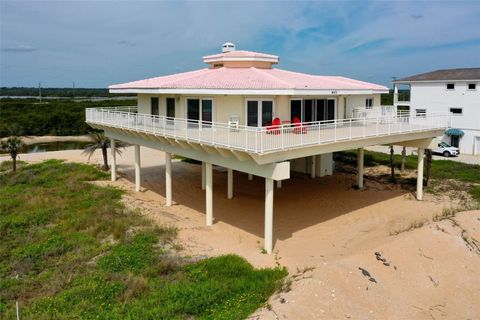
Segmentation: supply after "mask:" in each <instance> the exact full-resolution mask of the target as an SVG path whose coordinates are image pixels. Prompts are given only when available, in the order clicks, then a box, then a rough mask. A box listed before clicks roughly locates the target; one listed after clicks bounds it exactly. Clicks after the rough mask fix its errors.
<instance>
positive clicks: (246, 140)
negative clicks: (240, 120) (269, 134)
mask: <svg viewBox="0 0 480 320" xmlns="http://www.w3.org/2000/svg"><path fill="white" fill-rule="evenodd" d="M244 132H245V147H244V148H245V151H247V150H248V147H247V146H248V144H247V142H248V126H247V127H245V131H244ZM255 139H256V138H255ZM255 145H257V140H255Z"/></svg>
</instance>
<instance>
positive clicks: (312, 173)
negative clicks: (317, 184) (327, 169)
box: [310, 156, 317, 179]
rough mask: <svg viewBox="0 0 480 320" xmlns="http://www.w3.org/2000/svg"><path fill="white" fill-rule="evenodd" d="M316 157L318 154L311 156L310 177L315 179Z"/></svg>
mask: <svg viewBox="0 0 480 320" xmlns="http://www.w3.org/2000/svg"><path fill="white" fill-rule="evenodd" d="M315 158H316V156H311V157H310V178H312V179H314V178H315V173H316V167H317V166H316V163H315Z"/></svg>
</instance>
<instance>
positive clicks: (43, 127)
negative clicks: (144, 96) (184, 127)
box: [0, 99, 136, 137]
mask: <svg viewBox="0 0 480 320" xmlns="http://www.w3.org/2000/svg"><path fill="white" fill-rule="evenodd" d="M125 105H127V106H132V105H136V101H135V100H114V101H112V100H110V101H109V100H107V101H74V100H71V99H70V100H44V101H43V102H42V103H39V102H38V100H36V99H1V100H0V137H7V136H13V135H16V136H25V135H28V136H42V135H58V136H69V135H82V134H87V133H90V132H93V131H94V130H93V128H92V127H90V126H89V125H87V124H86V123H85V109H86V108H101V107H113V106H125Z"/></svg>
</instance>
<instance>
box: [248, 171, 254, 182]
mask: <svg viewBox="0 0 480 320" xmlns="http://www.w3.org/2000/svg"><path fill="white" fill-rule="evenodd" d="M248 180H250V181H252V180H253V174H251V173H249V174H248Z"/></svg>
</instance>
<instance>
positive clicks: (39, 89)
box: [38, 81, 42, 103]
mask: <svg viewBox="0 0 480 320" xmlns="http://www.w3.org/2000/svg"><path fill="white" fill-rule="evenodd" d="M38 97H39V99H40V103H42V84H41V83H40V81H38Z"/></svg>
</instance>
